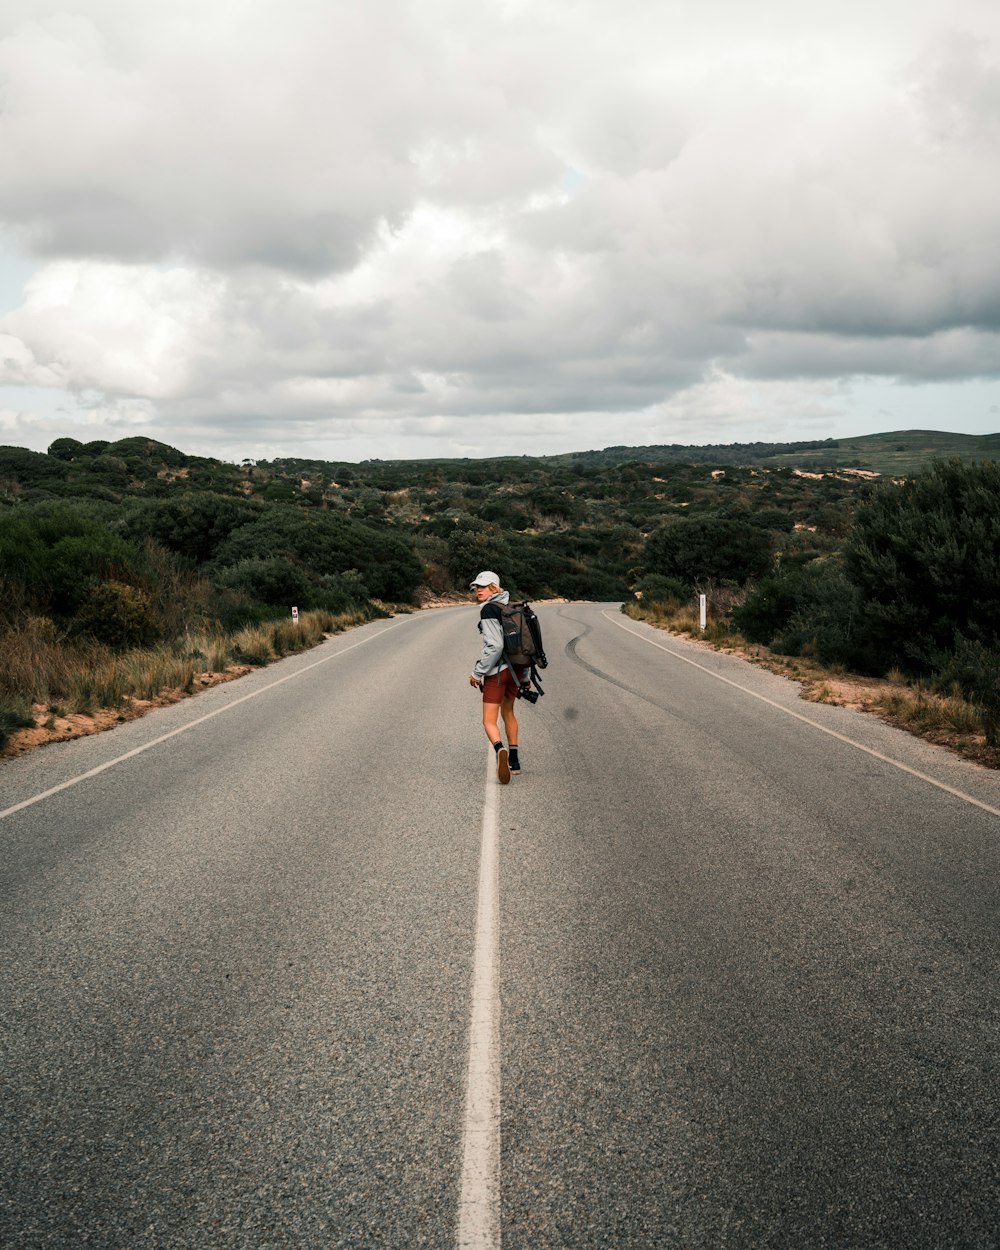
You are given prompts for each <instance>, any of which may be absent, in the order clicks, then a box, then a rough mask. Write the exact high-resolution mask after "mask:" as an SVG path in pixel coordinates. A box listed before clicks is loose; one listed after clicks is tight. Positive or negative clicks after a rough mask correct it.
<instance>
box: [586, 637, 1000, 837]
mask: <svg viewBox="0 0 1000 1250" xmlns="http://www.w3.org/2000/svg"><path fill="white" fill-rule="evenodd" d="M601 615H602V616H604V617H607V619H608V620H609V621H610V622H611V623H612V625H618V626H619V627H620V628H621V629H624V631H625V632H626V633H627V634H631V635H632V637H633V638H638V639H639V640H640V642H648V643H649V645H650V646H651V647H656V648H657V649H658V650H660V651H665V652H666V653H667V655H672V656H673V657H674V659H675V660H681V661H682V662H683V663H684V664H690V665H691V667H692V668H697V669H700V670H701V672H703V673H707V674H708V676H709V677H714V678H715V680H716V681H721V682H725V684H726V685H727V686H732V687H733V688H734V689H735V690H741V691H742V692H743V693H744V694H748V695H750V697H751V698H753V699H759V700H760V701H761V703H766V704H767V705H768V707H773V708H774V709H775V710H776V711H778V712H783V713H784V715H785V716H791V717H793V718H794V719H795V720H799V721H802V723H803V724H804V725H808V726H809V727H810V728H811V729H815V730H817V731H818V732H819V733H821V734H828V735H829V736H830V737H831V738H836V739H837V741H838V742H843V743H845V744H846V745H847V746H849V747H854V748H855V750H857V751H864V753H865V754H866V755H870V756H871V757H872V758H873V759H876V760H881V761H882V763H883V764H890V765H891V766H892V767H893V768H898V769H899V771H900V772H902V773H909V775H910V776H911V777H916V778H917V779H918V780H919V781H926V782H927V784H928V785H929V786H934V787H935V788H936V789H938V790H943V791H944V792H945V794H950V795H952V796H953V797H954V798H956V799H961V800H962V802H963V803H970V804H971V805H972V806H973V807H978V808H980V809H981V810H982V811H984V812H989V813H990V815H991V816H1000V808H997V807H992V806H991V805H990V804H989V803H984V802H983V801H982V800H981V799H976V798H973V797H972V795H971V794H966V793H965V791H964V790H957V789H956V788H955V787H954V786H949V785H948V784H947V782H944V781H938V780H937V779H936V778H934V777H930V776H928V775H927V773H922V772H921V771H920V770H919V769H917V768H911V767H910V766H909V765H908V764H901V763H900V762H899V760H894V759H893V758H892V757H891V756H889V755H883V754H882V752H881V751H876V750H875V749H874V748H873V747H866V746H864V745H863V744H862V743H860V742H856V741H855V740H854V739H853V738H849V737H848V736H847V735H846V734H841V733H837V731H836V730H835V729H829V728H828V727H827V726H826V725H820V724H818V723H817V722H816V721H814V720H811V719H810V718H809V717H808V716H803V715H802V713H801V712H795V711H793V710H792V709H791V708H789V707H785V706H784V705H783V704H781V703H777V702H776V701H775V700H774V699H769V698H768V697H767V696H766V695H763V694H758V693H757V691H756V690H750V689H748V688H747V687H746V686H741V685H740V683H739V682H738V681H733V680H732V679H731V678H729V677H723V676H722V674H721V673H716V672H713V670H712V669H710V668H707V667H706V666H705V665H704V664H699V663H698V661H697V660H692V659H689V658H688V657H687V656H686V655H681V653H680V652H679V651H675V650H674V649H673V648H672V647H665V646H664V645H663V643H662V642H657V641H656V640H655V639H654V638H647V637H646V635H645V634H642V633H640V632H639V631H638V630H635V629H629V627H628V626H627V625H626V624H624V622H622V621H619V620H618V619H617V618H616V617H614V616H612V615H611V614H609V613H608V612H602V613H601Z"/></svg>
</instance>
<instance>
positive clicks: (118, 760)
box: [0, 621, 404, 820]
mask: <svg viewBox="0 0 1000 1250" xmlns="http://www.w3.org/2000/svg"><path fill="white" fill-rule="evenodd" d="M402 624H404V621H397V622H396V623H395V625H389V626H387V627H386V628H385V629H380V630H379V631H378V633H377V634H370V635H369V636H368V637H367V638H362V639H361V641H360V642H352V643H351V645H350V646H349V647H344V648H343V649H342V650H340V651H336V652H335V653H334V654H333V655H325V656H324V657H323V658H322V659H321V660H314V661H313V663H312V664H305V665H303V667H302V668H297V669H296V670H295V672H294V673H288V674H286V675H285V676H284V677H279V678H278V679H277V681H272V682H268V684H267V685H266V686H261V687H260V689H259V690H252V691H251V692H250V693H249V694H244V695H241V696H240V698H238V699H233V701H232V702H231V703H227V704H226V705H225V707H218V708H216V709H215V711H214V712H206V714H205V715H204V716H199V717H198V718H197V720H193V721H189V722H188V723H187V724H186V725H181V726H180V728H178V729H171V730H170V732H169V733H165V734H160V736H159V737H158V738H154V739H153V740H152V741H151V742H146V743H143V745H142V746H141V747H134V748H133V749H132V750H131V751H126V752H125V754H124V755H118V756H116V757H115V758H114V759H113V760H108V761H107V762H106V763H104V764H99V765H98V766H97V767H96V768H91V769H90V770H89V771H88V772H85V773H80V774H79V776H77V777H70V779H69V780H68V781H63V782H60V784H59V785H57V786H52V788H51V789H49V790H43V791H42V792H41V794H36V795H34V796H33V797H32V798H30V799H24V800H22V801H21V802H20V803H15V804H14V805H13V807H6V808H4V809H3V811H0V820H3V819H4V817H5V816H13V814H14V813H15V812H20V811H23V810H24V808H26V807H32V806H33V805H34V804H35V803H41V801H42V800H43V799H49V798H51V797H52V796H53V795H54V794H59V793H60V791H62V790H68V789H70V787H71V786H76V785H79V784H80V782H81V781H87V780H89V778H91V777H96V776H97V775H98V774H99V773H103V772H106V771H107V769H109V768H114V767H115V766H116V765H117V764H122V763H124V762H125V760H130V759H132V758H133V756H136V755H141V754H142V753H143V751H149V750H150V749H151V748H152V747H155V746H159V745H160V743H161V742H166V741H167V740H168V739H169V738H175V737H176V736H177V735H178V734H183V733H187V731H188V730H189V729H194V728H195V726H196V725H203V724H204V723H205V721H207V720H211V719H212V718H213V717H215V716H221V715H222V714H223V712H230V711H232V709H233V708H234V707H239V705H240V704H241V703H246V702H247V700H248V699H256V698H257V697H258V695H262V694H266V693H267V692H268V691H269V690H273V689H274V688H275V686H281V685H283V684H284V683H285V682H286V681H291V680H292V679H293V678H295V677H299V676H300V675H301V674H302V673H308V672H309V670H310V669H313V668H319V666H320V665H321V664H328V663H329V662H330V661H331V660H338V659H340V657H341V656H342V655H346V654H347V652H348V651H353V650H354V649H355V648H356V647H363V646H364V645H365V643H367V642H373V641H374V640H375V639H376V638H381V637H382V635H383V634H387V633H388V632H389V630H390V629H397V628H398V627H399V626H400V625H402Z"/></svg>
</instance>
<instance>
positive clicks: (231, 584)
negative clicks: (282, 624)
mask: <svg viewBox="0 0 1000 1250" xmlns="http://www.w3.org/2000/svg"><path fill="white" fill-rule="evenodd" d="M215 580H216V584H217V585H218V586H221V587H224V588H228V589H231V590H237V591H242V592H243V593H244V594H245V595H247V596H248V597H249V598H250V599H253V600H256V601H257V602H258V603H266V604H270V605H274V606H277V605H279V604H281V605H287V606H288V607H289V608H291V607H292V606H293V605H294V606H296V607H300V608H303V609H305V608H308V607H311V606H312V602H313V598H314V592H313V588H312V586H311V585H310V582H309V579H308V577H306V575H305V573H303V571H302V569H301V568H300V567H299V566H298V565H297V564H294V563H293V562H292V561H291V560H289V559H287V557H283V556H275V557H273V558H272V559H270V560H240V561H239V563H238V564H233V565H231V566H230V567H229V568H224V569H222V570H220V572H219V573H218V574H217V575H216V579H215Z"/></svg>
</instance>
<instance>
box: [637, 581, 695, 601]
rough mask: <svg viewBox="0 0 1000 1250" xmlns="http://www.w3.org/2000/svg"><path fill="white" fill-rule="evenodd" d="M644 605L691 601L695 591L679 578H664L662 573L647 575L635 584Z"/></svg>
mask: <svg viewBox="0 0 1000 1250" xmlns="http://www.w3.org/2000/svg"><path fill="white" fill-rule="evenodd" d="M635 589H636V591H637V592H638V594H639V596H640V598H641V599H642V602H643V603H676V604H678V605H680V604H683V603H687V602H689V601H690V599H691V597H692V595H693V594H694V591H693V590H692V588H691V587H690V586H689V585H688V584H687V583H686V582H682V581H681V580H680V578H678V577H664V576H663V574H662V573H647V574H646V575H645V577H640V578H639V580H638V581H637V582H636V584H635Z"/></svg>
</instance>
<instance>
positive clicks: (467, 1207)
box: [456, 747, 500, 1250]
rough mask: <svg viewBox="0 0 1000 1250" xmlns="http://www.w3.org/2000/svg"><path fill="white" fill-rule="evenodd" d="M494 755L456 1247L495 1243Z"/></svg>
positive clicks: (475, 1249)
mask: <svg viewBox="0 0 1000 1250" xmlns="http://www.w3.org/2000/svg"><path fill="white" fill-rule="evenodd" d="M497 859H498V848H497V782H496V757H495V756H494V754H493V748H492V747H490V750H489V757H488V760H487V769H486V797H485V801H484V805H483V830H482V841H481V850H480V858H479V902H478V906H477V909H476V948H475V955H474V958H473V974H472V1010H471V1023H470V1027H469V1069H468V1077H467V1080H466V1096H465V1125H464V1132H463V1134H462V1137H463V1148H462V1183H461V1190H460V1192H459V1198H458V1237H457V1243H456V1244H457V1245H458V1248H459V1250H499V1247H500V996H499V994H498V992H497V947H498V941H499V929H498V917H497V911H498V902H497Z"/></svg>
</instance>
